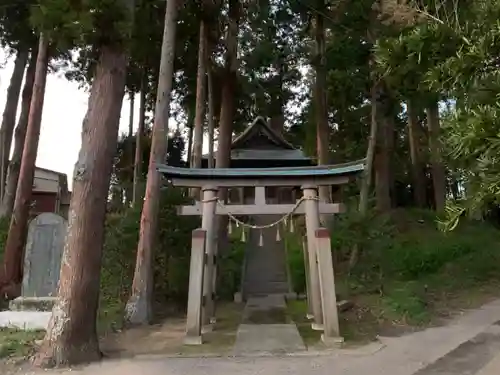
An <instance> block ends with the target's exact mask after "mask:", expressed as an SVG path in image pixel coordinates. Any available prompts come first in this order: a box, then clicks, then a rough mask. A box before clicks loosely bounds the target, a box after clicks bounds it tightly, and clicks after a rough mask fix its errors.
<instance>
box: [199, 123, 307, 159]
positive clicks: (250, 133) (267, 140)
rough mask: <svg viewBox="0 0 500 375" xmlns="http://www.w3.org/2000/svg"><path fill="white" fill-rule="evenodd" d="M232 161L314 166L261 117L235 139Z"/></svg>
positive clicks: (232, 145)
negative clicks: (283, 162) (274, 161)
mask: <svg viewBox="0 0 500 375" xmlns="http://www.w3.org/2000/svg"><path fill="white" fill-rule="evenodd" d="M203 159H208V154H205V155H203ZM231 160H233V161H240V160H241V161H245V160H247V161H251V160H255V161H259V160H277V161H280V160H281V161H289V162H291V163H287V164H294V163H293V162H294V161H295V162H296V163H297V164H299V165H308V164H312V159H311V158H309V157H307V156H306V155H304V153H303V152H302V150H299V149H296V148H295V147H294V146H293V145H292V144H290V143H289V142H288V141H286V140H285V139H284V138H283V136H282V135H281V134H279V133H278V132H276V131H275V130H274V129H272V128H271V127H270V126H269V124H268V123H267V121H266V120H265V119H264V118H263V117H261V116H259V117H257V118H256V119H255V120H254V121H253V122H252V123H251V124H250V125H249V126H248V127H247V128H246V129H245V130H244V131H243V132H242V133H240V134H239V135H237V136H236V137H235V138H234V139H233V141H232V142H231Z"/></svg>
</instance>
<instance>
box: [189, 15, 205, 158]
mask: <svg viewBox="0 0 500 375" xmlns="http://www.w3.org/2000/svg"><path fill="white" fill-rule="evenodd" d="M206 33H207V30H206V24H205V21H203V20H201V21H200V41H199V47H198V75H197V79H196V112H195V117H194V135H193V165H192V166H193V167H194V168H201V158H202V153H203V124H204V123H205V107H206V92H207V88H206V86H207V64H206V57H207V51H206V50H207V37H206Z"/></svg>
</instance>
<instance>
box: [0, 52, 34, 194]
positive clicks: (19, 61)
mask: <svg viewBox="0 0 500 375" xmlns="http://www.w3.org/2000/svg"><path fill="white" fill-rule="evenodd" d="M28 57H29V51H28V50H27V49H25V50H19V51H18V53H17V56H16V60H15V62H14V70H13V71H12V76H11V77H10V84H9V88H8V89H7V100H6V101H5V109H4V112H3V119H2V126H1V128H0V140H1V142H0V167H1V168H0V172H1V175H0V181H1V182H0V184H1V185H0V190H1V191H0V198H3V196H4V193H5V182H6V177H7V166H8V164H9V156H10V147H11V145H12V136H13V134H14V127H15V125H16V115H17V107H18V105H19V95H20V93H21V86H22V84H23V76H24V69H25V68H26V64H27V62H28Z"/></svg>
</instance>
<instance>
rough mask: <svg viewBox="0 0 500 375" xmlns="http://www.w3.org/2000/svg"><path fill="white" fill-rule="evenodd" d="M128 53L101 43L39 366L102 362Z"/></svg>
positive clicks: (38, 358) (36, 361)
mask: <svg viewBox="0 0 500 375" xmlns="http://www.w3.org/2000/svg"><path fill="white" fill-rule="evenodd" d="M127 61H128V58H127V54H126V52H125V51H124V50H123V49H118V48H116V49H111V48H109V47H107V46H103V47H101V53H100V56H99V60H98V62H97V66H96V72H95V76H94V79H93V82H92V88H91V91H90V97H89V102H88V103H89V104H88V109H87V114H86V115H85V119H84V120H83V125H82V146H81V148H80V153H79V155H78V160H77V162H76V164H75V170H74V174H73V193H72V196H71V204H70V210H69V215H68V216H69V221H68V235H67V237H66V244H65V246H64V252H63V257H62V264H61V277H60V282H59V290H58V300H57V302H56V305H55V306H54V309H53V310H52V317H51V319H50V322H49V326H48V329H47V333H46V335H45V339H44V341H43V344H42V347H41V348H40V351H39V353H38V356H37V358H36V360H35V364H37V365H39V366H43V367H59V366H66V365H73V364H78V363H85V362H90V361H94V360H98V359H100V357H101V352H100V350H99V343H98V337H97V332H96V319H97V308H98V303H99V283H100V277H99V275H100V271H101V258H102V246H103V242H104V221H105V216H106V203H107V200H108V192H109V190H108V189H109V183H110V177H111V171H112V166H113V158H114V156H115V152H116V147H117V138H118V129H119V123H120V112H121V107H122V103H123V96H124V91H125V80H126V69H127Z"/></svg>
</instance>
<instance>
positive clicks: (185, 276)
mask: <svg viewBox="0 0 500 375" xmlns="http://www.w3.org/2000/svg"><path fill="white" fill-rule="evenodd" d="M187 202H188V200H187V199H186V198H184V197H183V196H182V194H181V191H180V190H179V189H174V188H169V189H166V190H163V192H162V196H161V200H160V202H159V205H160V212H159V220H158V240H157V242H156V246H155V249H154V261H153V262H154V263H153V265H154V296H155V300H156V302H159V303H164V302H165V301H167V300H168V301H169V302H171V303H174V304H176V305H183V304H184V303H185V302H186V300H187V289H188V284H189V257H190V249H191V232H192V231H193V230H194V229H195V228H197V227H198V226H199V218H197V217H187V216H178V215H177V213H176V206H178V205H181V204H185V203H187ZM141 210H142V208H131V209H128V210H126V211H125V212H123V213H119V214H109V215H108V217H107V220H106V237H105V243H104V252H103V266H102V271H101V297H102V298H101V300H102V301H103V302H104V303H103V304H102V305H103V306H106V309H107V310H114V309H115V308H116V309H121V308H122V307H123V303H124V302H125V301H126V299H127V298H128V296H129V295H130V287H131V285H132V280H133V276H134V269H135V263H136V254H137V243H138V240H139V227H140V218H141Z"/></svg>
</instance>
